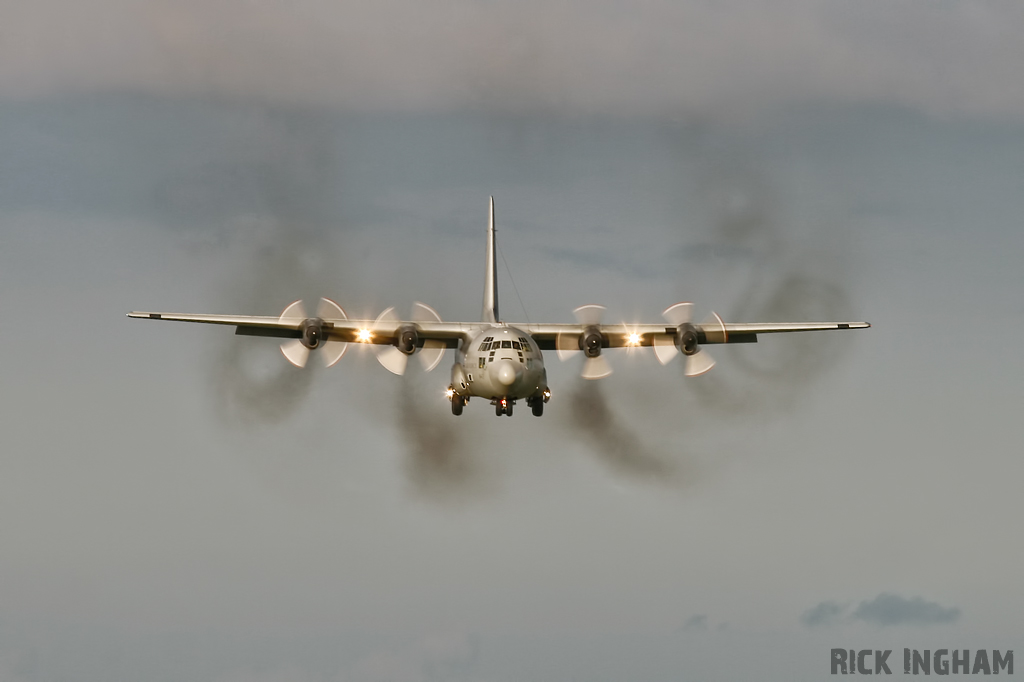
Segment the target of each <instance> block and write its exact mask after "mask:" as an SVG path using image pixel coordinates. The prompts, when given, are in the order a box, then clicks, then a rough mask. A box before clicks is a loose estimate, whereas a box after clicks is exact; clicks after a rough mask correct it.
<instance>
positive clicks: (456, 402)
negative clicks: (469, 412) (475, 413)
mask: <svg viewBox="0 0 1024 682" xmlns="http://www.w3.org/2000/svg"><path fill="white" fill-rule="evenodd" d="M462 400H463V399H462V398H461V397H460V396H457V395H453V396H452V414H454V415H455V416H456V417H458V416H459V415H460V414H462V407H463V405H465V404H466V403H464V402H462Z"/></svg>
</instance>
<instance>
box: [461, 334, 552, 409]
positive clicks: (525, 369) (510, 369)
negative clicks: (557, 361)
mask: <svg viewBox="0 0 1024 682" xmlns="http://www.w3.org/2000/svg"><path fill="white" fill-rule="evenodd" d="M452 388H453V389H454V391H455V393H456V395H459V396H463V397H465V396H479V397H481V398H487V399H488V400H492V401H493V400H500V399H502V398H507V399H509V400H520V399H529V398H540V397H542V396H543V394H544V392H545V391H546V390H547V388H548V380H547V372H546V371H545V370H544V358H543V357H542V356H541V352H540V349H539V348H538V347H537V344H536V343H535V342H534V340H533V338H531V337H530V335H529V334H527V333H526V332H524V331H523V330H521V329H516V328H515V327H509V326H506V325H503V324H496V325H494V326H493V327H488V328H486V329H484V330H483V331H482V332H480V333H479V334H478V335H477V336H476V337H474V338H473V340H472V341H471V342H470V343H469V344H468V346H466V347H464V348H461V349H459V351H458V352H457V353H456V361H455V364H454V365H453V366H452Z"/></svg>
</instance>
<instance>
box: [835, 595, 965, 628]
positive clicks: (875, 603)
mask: <svg viewBox="0 0 1024 682" xmlns="http://www.w3.org/2000/svg"><path fill="white" fill-rule="evenodd" d="M852 615H853V617H854V618H855V619H857V620H862V621H864V622H866V623H871V624H873V625H883V626H884V625H935V624H937V623H952V622H955V621H956V620H958V619H959V618H960V609H958V608H956V607H946V606H942V605H941V604H937V603H936V602H932V601H926V600H925V599H923V598H922V597H912V598H911V599H905V598H903V597H900V596H899V595H896V594H889V593H887V592H883V593H882V594H880V595H878V596H877V597H875V598H874V599H872V600H871V601H862V602H861V603H860V605H858V606H857V608H856V609H855V610H854V612H853V614H852Z"/></svg>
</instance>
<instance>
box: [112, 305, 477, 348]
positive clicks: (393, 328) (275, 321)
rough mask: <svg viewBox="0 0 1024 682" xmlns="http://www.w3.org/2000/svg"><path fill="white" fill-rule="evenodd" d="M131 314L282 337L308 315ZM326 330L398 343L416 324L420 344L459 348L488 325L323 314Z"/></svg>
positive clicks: (297, 334)
mask: <svg viewBox="0 0 1024 682" xmlns="http://www.w3.org/2000/svg"><path fill="white" fill-rule="evenodd" d="M128 317H133V318H137V319H148V320H170V321H172V322H193V323H198V324H219V325H225V326H233V327H235V334H239V335H241V336H265V337H273V338H280V339H298V338H301V337H302V326H303V323H304V322H305V318H279V317H267V316H259V315H204V314H179V313H152V312H138V311H133V312H130V313H128ZM322 323H323V328H324V333H325V334H326V336H327V338H328V339H329V340H331V341H344V342H347V343H366V344H377V345H395V344H396V343H397V342H398V337H399V334H400V331H401V329H403V328H404V327H408V326H414V327H416V330H417V332H418V334H417V335H418V337H419V338H418V342H417V345H419V346H422V344H423V342H425V341H438V342H441V343H443V344H444V346H445V347H446V348H458V347H459V343H460V342H461V341H462V340H463V339H466V340H467V341H468V340H469V339H472V337H473V336H475V335H476V333H477V332H478V331H479V330H480V329H482V328H483V327H484V326H487V325H485V324H483V323H480V322H469V323H467V322H422V321H410V320H386V321H384V320H348V319H339V318H322Z"/></svg>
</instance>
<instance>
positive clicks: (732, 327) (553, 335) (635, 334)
mask: <svg viewBox="0 0 1024 682" xmlns="http://www.w3.org/2000/svg"><path fill="white" fill-rule="evenodd" d="M513 326H515V327H518V328H520V329H522V330H523V331H526V332H528V333H529V334H530V335H531V336H532V337H533V338H534V340H535V341H536V342H537V344H538V345H539V346H540V348H541V349H542V350H555V349H556V343H557V340H558V337H559V336H562V337H563V338H565V337H573V336H576V337H578V336H579V335H581V334H583V333H584V331H585V330H586V329H588V327H585V326H584V325H582V324H523V325H513ZM594 326H595V327H596V329H597V330H598V331H599V332H600V334H601V337H602V344H601V347H602V348H628V347H636V346H653V345H655V343H656V342H655V339H656V338H658V337H664V336H666V335H668V336H674V335H675V333H676V328H675V327H673V326H670V325H667V324H664V323H662V324H600V325H594ZM693 326H694V328H695V329H696V331H697V333H698V335H699V340H700V343H702V344H721V343H756V342H757V335H758V334H784V333H790V332H811V331H826V330H831V329H867V328H869V327H870V326H871V325H870V324H868V323H867V322H776V323H752V324H751V323H741V324H730V323H723V324H722V325H721V326H719V325H709V324H695V325H693Z"/></svg>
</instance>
